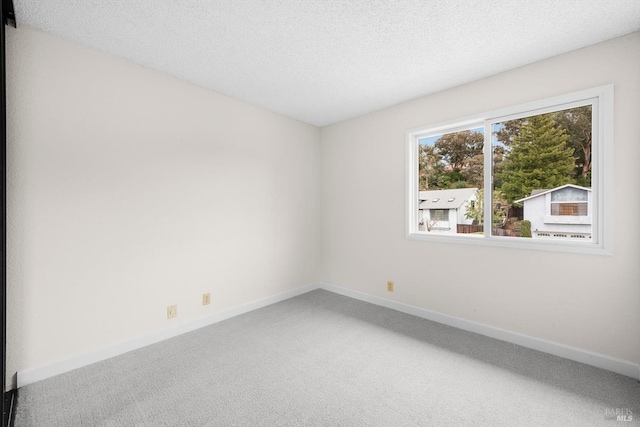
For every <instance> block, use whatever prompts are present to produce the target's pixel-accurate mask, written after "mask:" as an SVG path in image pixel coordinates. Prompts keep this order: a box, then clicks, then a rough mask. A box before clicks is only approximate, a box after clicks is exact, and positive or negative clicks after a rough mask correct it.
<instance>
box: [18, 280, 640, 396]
mask: <svg viewBox="0 0 640 427" xmlns="http://www.w3.org/2000/svg"><path fill="white" fill-rule="evenodd" d="M315 289H324V290H327V291H330V292H333V293H336V294H339V295H344V296H347V297H350V298H354V299H357V300H361V301H365V302H368V303H371V304H375V305H379V306H382V307H386V308H390V309H393V310H396V311H400V312H402V313H407V314H411V315H414V316H417V317H421V318H423V319H427V320H432V321H434V322H438V323H442V324H445V325H449V326H453V327H455V328H458V329H463V330H466V331H470V332H475V333H478V334H481V335H485V336H488V337H491V338H495V339H499V340H501V341H506V342H510V343H513V344H518V345H521V346H523V347H527V348H531V349H534V350H538V351H542V352H545V353H549V354H553V355H556V356H559V357H563V358H565V359H569V360H574V361H576V362H581V363H585V364H587V365H591V366H595V367H597V368H601V369H606V370H608V371H612V372H616V373H618V374H622V375H626V376H629V377H632V378H637V379H639V380H640V365H638V364H635V363H631V362H628V361H625V360H620V359H616V358H613V357H610V356H606V355H603V354H599V353H594V352H590V351H586V350H581V349H579V348H575V347H570V346H567V345H564V344H558V343H554V342H551V341H546V340H542V339H539V338H534V337H531V336H528V335H523V334H519V333H516V332H511V331H508V330H505V329H500V328H496V327H493V326H488V325H484V324H481V323H477V322H473V321H470V320H465V319H462V318H459V317H455V316H450V315H447V314H443V313H439V312H436V311H432V310H429V309H426V308H422V307H417V306H413V305H410V304H405V303H401V302H398V301H393V300H390V299H387V298H382V297H378V296H375V295H370V294H366V293H363V292H358V291H354V290H351V289H347V288H343V287H341V286H337V285H333V284H329V283H319V284H316V285H307V286H302V287H299V288H296V289H292V290H290V291H287V292H283V293H281V294H278V295H274V296H271V297H267V298H262V299H259V300H255V301H252V302H249V303H247V304H243V305H241V306H238V307H234V308H230V309H228V310H224V311H221V312H218V313H213V314H211V315H209V316H205V317H202V318H199V319H195V320H191V321H188V322H185V323H182V324H180V325H176V326H174V327H171V328H167V329H163V330H161V331H157V332H153V333H150V334H146V335H142V336H139V337H137V338H134V339H131V340H127V341H123V342H120V343H117V344H114V345H109V346H105V347H102V348H99V349H96V350H93V351H89V352H86V353H82V354H78V355H75V356H71V357H68V358H65V359H62V360H58V361H55V362H51V363H48V364H46V365H42V366H38V367H35V368H30V369H25V370H24V371H19V372H18V373H17V387H18V388H20V387H23V386H26V385H28V384H31V383H34V382H36V381H40V380H44V379H46V378H50V377H53V376H55V375H58V374H62V373H64V372H68V371H71V370H73V369H77V368H81V367H83V366H87V365H90V364H92V363H96V362H100V361H102V360H105V359H108V358H111V357H115V356H118V355H120V354H124V353H127V352H129V351H132V350H136V349H139V348H142V347H145V346H147V345H151V344H155V343H157V342H160V341H164V340H166V339H169V338H173V337H175V336H178V335H181V334H184V333H187V332H191V331H194V330H196V329H199V328H202V327H204V326H208V325H212V324H214V323H217V322H221V321H223V320H227V319H230V318H232V317H235V316H239V315H241V314H244V313H248V312H250V311H253V310H257V309H259V308H262V307H266V306H268V305H271V304H275V303H277V302H280V301H284V300H286V299H289V298H293V297H295V296H298V295H302V294H304V293H307V292H310V291H313V290H315Z"/></svg>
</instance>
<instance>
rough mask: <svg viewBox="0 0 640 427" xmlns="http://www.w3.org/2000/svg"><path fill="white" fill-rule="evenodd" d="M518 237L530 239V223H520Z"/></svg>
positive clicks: (525, 221)
mask: <svg viewBox="0 0 640 427" xmlns="http://www.w3.org/2000/svg"><path fill="white" fill-rule="evenodd" d="M520 237H531V221H527V220H526V219H525V220H524V221H521V222H520Z"/></svg>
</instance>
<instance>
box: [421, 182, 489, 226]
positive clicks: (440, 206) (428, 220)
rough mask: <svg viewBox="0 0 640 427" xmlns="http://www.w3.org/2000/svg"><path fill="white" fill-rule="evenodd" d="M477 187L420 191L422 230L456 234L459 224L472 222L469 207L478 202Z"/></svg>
mask: <svg viewBox="0 0 640 427" xmlns="http://www.w3.org/2000/svg"><path fill="white" fill-rule="evenodd" d="M477 191H478V189H477V188H458V189H454V190H429V191H420V193H419V198H420V203H419V204H418V220H419V221H420V230H423V231H432V232H438V233H449V234H456V233H457V226H458V224H472V223H473V220H472V219H468V218H466V216H465V214H466V213H467V207H468V206H470V205H472V204H474V203H476V192H477Z"/></svg>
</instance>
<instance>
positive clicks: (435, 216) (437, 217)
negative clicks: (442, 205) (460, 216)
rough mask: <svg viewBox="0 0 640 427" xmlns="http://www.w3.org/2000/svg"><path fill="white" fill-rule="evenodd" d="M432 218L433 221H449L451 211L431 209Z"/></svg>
mask: <svg viewBox="0 0 640 427" xmlns="http://www.w3.org/2000/svg"><path fill="white" fill-rule="evenodd" d="M430 216H431V220H432V221H438V222H444V221H449V211H448V210H446V209H431V215H430Z"/></svg>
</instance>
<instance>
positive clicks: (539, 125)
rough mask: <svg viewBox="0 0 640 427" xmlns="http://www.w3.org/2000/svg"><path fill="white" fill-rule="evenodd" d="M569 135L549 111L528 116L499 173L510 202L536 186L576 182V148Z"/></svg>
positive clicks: (526, 193)
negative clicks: (570, 145) (570, 144)
mask: <svg viewBox="0 0 640 427" xmlns="http://www.w3.org/2000/svg"><path fill="white" fill-rule="evenodd" d="M568 140H569V136H568V135H567V133H566V131H565V130H564V128H563V127H561V126H559V125H558V124H557V123H556V122H555V120H554V119H553V117H552V116H551V115H548V114H543V115H539V116H533V117H528V118H527V120H526V122H525V123H523V124H522V126H521V127H520V132H519V134H518V135H517V136H514V137H513V140H512V143H511V147H510V150H508V152H507V153H506V155H505V160H504V163H503V165H502V166H503V170H502V172H500V173H499V174H498V176H497V178H498V180H499V181H500V182H502V187H501V190H502V194H503V195H504V197H505V199H506V200H507V201H508V202H509V203H513V201H514V200H517V199H520V198H523V197H526V196H528V195H529V194H530V193H531V190H534V189H551V188H554V187H558V186H560V185H564V184H570V183H573V182H574V179H573V176H574V168H575V158H574V149H573V148H571V147H569V146H568Z"/></svg>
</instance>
